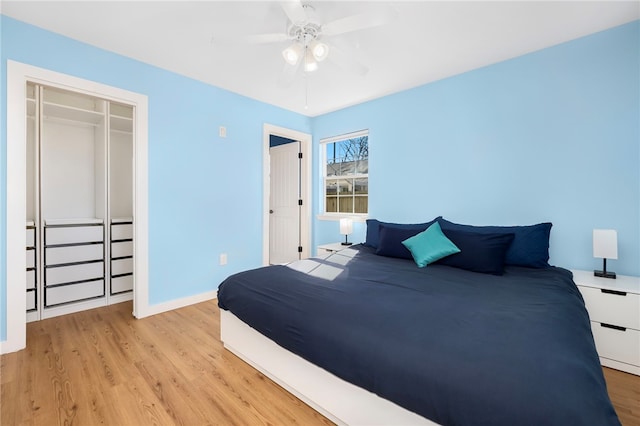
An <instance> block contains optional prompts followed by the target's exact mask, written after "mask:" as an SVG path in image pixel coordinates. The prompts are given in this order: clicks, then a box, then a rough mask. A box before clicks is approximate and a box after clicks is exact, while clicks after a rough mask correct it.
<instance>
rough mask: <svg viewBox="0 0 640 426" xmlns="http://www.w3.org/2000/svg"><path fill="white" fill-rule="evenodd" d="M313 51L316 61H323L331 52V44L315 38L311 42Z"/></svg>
mask: <svg viewBox="0 0 640 426" xmlns="http://www.w3.org/2000/svg"><path fill="white" fill-rule="evenodd" d="M311 52H312V53H313V57H314V58H315V60H316V61H318V62H322V61H324V60H325V59H326V57H327V55H328V54H329V46H327V45H326V44H324V43H322V42H319V41H317V40H314V41H313V43H311Z"/></svg>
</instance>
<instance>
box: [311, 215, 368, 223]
mask: <svg viewBox="0 0 640 426" xmlns="http://www.w3.org/2000/svg"><path fill="white" fill-rule="evenodd" d="M344 217H346V218H349V219H351V220H353V221H354V222H361V223H364V222H366V220H367V219H369V215H368V214H366V213H362V214H359V213H323V214H319V215H317V216H316V219H318V220H332V221H335V222H339V221H340V219H342V218H344Z"/></svg>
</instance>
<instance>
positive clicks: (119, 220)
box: [111, 217, 133, 223]
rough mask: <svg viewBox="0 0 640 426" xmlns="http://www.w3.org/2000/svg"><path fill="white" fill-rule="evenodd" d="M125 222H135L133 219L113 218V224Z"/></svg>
mask: <svg viewBox="0 0 640 426" xmlns="http://www.w3.org/2000/svg"><path fill="white" fill-rule="evenodd" d="M124 222H133V218H132V217H114V218H111V223H124Z"/></svg>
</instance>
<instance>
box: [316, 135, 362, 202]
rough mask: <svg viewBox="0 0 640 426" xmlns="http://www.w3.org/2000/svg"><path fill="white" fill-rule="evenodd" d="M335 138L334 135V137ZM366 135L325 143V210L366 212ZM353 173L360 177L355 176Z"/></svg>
mask: <svg viewBox="0 0 640 426" xmlns="http://www.w3.org/2000/svg"><path fill="white" fill-rule="evenodd" d="M334 140H335V139H334ZM368 144H369V137H368V136H358V137H352V138H348V136H347V138H346V139H342V140H336V141H335V142H328V143H324V150H325V154H326V157H325V158H326V164H324V166H323V167H325V170H324V172H325V212H327V213H352V214H353V213H360V214H366V213H367V212H368V207H369V206H368V204H369V197H368V195H369V179H368V177H367V175H368V174H369V145H368ZM354 175H360V176H362V177H359V178H354V177H353V176H354Z"/></svg>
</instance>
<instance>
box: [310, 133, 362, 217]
mask: <svg viewBox="0 0 640 426" xmlns="http://www.w3.org/2000/svg"><path fill="white" fill-rule="evenodd" d="M362 136H367V145H368V144H369V139H368V137H369V130H368V129H365V130H358V131H357V132H352V133H347V134H344V135H338V136H332V137H329V138H324V139H320V144H319V145H318V148H319V149H320V155H319V156H318V157H319V158H320V166H319V167H320V182H321V187H320V204H321V205H322V213H320V214H319V215H318V216H317V218H318V219H319V220H340V218H343V217H351V218H352V219H353V220H354V221H356V222H362V221H364V220H366V219H367V217H368V216H369V208H368V207H367V213H342V212H327V197H326V193H327V179H329V180H335V181H338V180H340V179H367V185H368V184H369V173H368V172H367V173H366V174H364V173H359V174H353V175H341V176H331V177H327V145H328V144H330V143H335V142H340V141H344V140H348V139H354V138H358V137H362ZM345 198H346V197H345ZM352 198H355V194H353V195H352ZM367 199H369V193H368V191H367ZM367 205H368V203H367ZM353 207H354V210H355V204H354V205H353Z"/></svg>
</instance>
